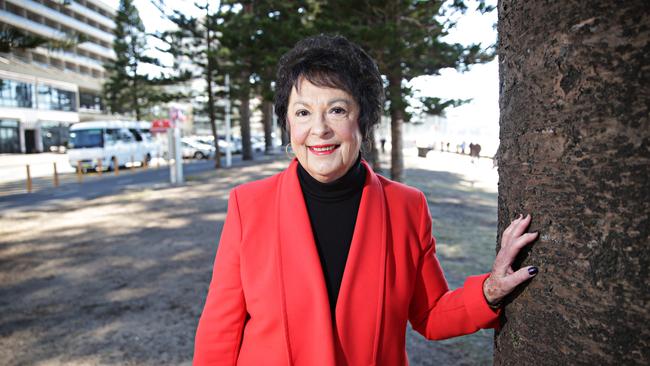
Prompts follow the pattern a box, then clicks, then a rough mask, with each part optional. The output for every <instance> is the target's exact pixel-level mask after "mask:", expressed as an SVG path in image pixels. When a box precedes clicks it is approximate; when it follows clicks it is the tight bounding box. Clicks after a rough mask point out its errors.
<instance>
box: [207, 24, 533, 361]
mask: <svg viewBox="0 0 650 366" xmlns="http://www.w3.org/2000/svg"><path fill="white" fill-rule="evenodd" d="M275 92H276V100H275V112H276V114H277V117H278V121H279V122H280V124H281V126H282V127H283V128H284V129H286V130H288V132H289V135H290V137H291V148H292V150H293V151H294V152H295V155H296V158H295V159H293V161H291V163H290V164H289V166H288V168H287V169H286V170H284V171H283V172H281V173H279V174H276V175H274V176H272V177H269V178H266V179H262V180H258V181H255V182H250V183H247V184H243V185H240V186H238V187H236V188H234V189H233V190H232V191H231V193H230V200H229V202H228V213H227V217H226V220H225V223H224V227H223V231H222V234H221V240H220V243H219V247H218V249H217V255H216V259H215V262H214V269H213V274H212V282H211V283H210V287H209V291H208V295H207V299H206V301H205V307H204V309H203V313H202V315H201V319H200V320H199V325H198V329H197V332H196V339H195V350H194V365H235V364H237V365H287V364H289V365H295V366H311V365H371V364H372V365H377V366H381V365H386V366H399V365H406V364H407V363H408V360H407V357H406V350H405V343H406V340H405V336H406V326H407V324H406V323H407V321H410V322H411V325H412V327H413V328H414V329H415V330H416V331H418V332H420V333H421V334H423V335H424V336H425V337H427V338H429V339H444V338H450V337H455V336H460V335H463V334H469V333H473V332H475V331H477V330H479V329H481V328H492V327H495V326H496V325H497V323H498V319H499V306H500V304H501V301H502V299H503V298H504V296H506V295H507V294H509V293H510V292H511V291H513V290H514V289H515V288H516V287H517V286H518V285H519V284H521V283H523V282H525V281H526V280H528V279H530V278H532V277H533V276H534V275H535V274H536V273H537V268H535V267H524V268H522V269H519V270H516V271H514V272H513V269H512V268H511V265H512V263H513V260H514V259H515V256H516V255H517V253H518V252H519V250H520V249H521V248H522V247H523V246H524V245H526V244H527V243H529V242H531V241H532V240H533V239H534V238H535V236H536V234H524V232H525V230H526V228H527V227H528V225H529V223H530V216H526V217H523V216H520V217H519V218H517V219H516V220H514V221H513V222H512V224H510V226H509V227H508V228H507V229H506V230H505V231H504V233H503V235H502V242H501V250H500V251H499V253H498V254H497V257H496V260H495V262H494V265H493V267H492V268H493V269H492V272H491V273H489V274H488V273H486V274H482V275H478V276H470V277H468V278H467V280H466V281H465V284H464V285H463V287H462V288H459V289H457V290H453V291H451V290H449V287H448V285H447V281H446V280H445V277H444V275H443V272H442V269H441V268H440V263H439V262H438V259H437V258H436V247H435V239H434V238H433V237H432V235H431V216H430V214H429V208H428V204H427V199H426V197H425V196H424V194H422V192H420V191H418V190H417V189H415V188H412V187H409V186H406V185H404V184H401V183H397V182H393V181H391V180H389V179H387V178H384V177H382V176H379V175H377V174H375V173H374V172H373V171H372V169H371V168H370V166H369V165H368V163H367V162H366V161H364V160H363V159H361V147H362V146H363V145H364V141H367V139H368V137H369V135H370V131H371V129H372V128H373V126H375V125H377V124H378V123H379V121H380V117H381V115H382V106H383V82H382V78H381V74H380V73H379V70H378V69H377V66H376V63H375V62H374V61H373V60H372V59H371V58H370V56H368V54H367V53H366V52H364V51H363V50H362V49H361V48H360V47H359V46H357V45H355V44H353V43H351V42H349V41H348V40H346V39H345V38H343V37H339V36H323V35H321V36H316V37H311V38H307V39H304V40H302V41H300V42H298V43H297V44H296V45H295V47H294V48H293V49H292V50H290V51H289V52H288V53H286V54H285V55H284V56H282V58H281V59H280V63H279V68H278V73H277V84H276V89H275ZM344 273H345V275H344Z"/></svg>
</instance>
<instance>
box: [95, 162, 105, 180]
mask: <svg viewBox="0 0 650 366" xmlns="http://www.w3.org/2000/svg"><path fill="white" fill-rule="evenodd" d="M103 172H104V167H102V158H97V174H99V176H100V177H101V176H102V173H103Z"/></svg>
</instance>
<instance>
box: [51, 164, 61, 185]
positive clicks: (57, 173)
mask: <svg viewBox="0 0 650 366" xmlns="http://www.w3.org/2000/svg"><path fill="white" fill-rule="evenodd" d="M52 164H54V186H55V187H58V186H59V172H58V171H57V170H56V162H53V163H52Z"/></svg>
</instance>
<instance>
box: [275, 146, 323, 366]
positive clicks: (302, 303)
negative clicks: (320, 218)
mask: <svg viewBox="0 0 650 366" xmlns="http://www.w3.org/2000/svg"><path fill="white" fill-rule="evenodd" d="M276 205H277V209H278V213H277V215H276V220H277V225H276V227H277V228H278V229H279V230H278V238H277V243H278V245H277V246H276V248H277V257H276V260H277V263H278V269H279V275H280V279H281V281H280V282H281V283H280V285H281V287H282V292H283V296H282V310H283V314H282V315H283V320H284V327H285V332H286V333H285V340H286V343H287V350H288V353H289V356H288V357H289V359H290V364H296V365H328V366H329V365H334V364H335V359H334V341H333V332H332V320H331V319H332V318H331V315H330V308H329V301H328V298H327V296H328V295H327V289H326V287H325V279H324V277H323V270H322V268H321V263H320V259H319V257H318V251H317V250H316V244H315V242H314V236H313V232H312V228H311V224H310V221H309V216H308V213H307V207H306V206H305V201H304V199H303V195H302V189H301V188H300V182H299V181H298V175H297V161H296V160H295V159H294V161H292V162H291V164H290V165H289V168H288V169H287V170H286V171H285V172H284V173H283V174H282V176H281V178H280V184H279V185H278V191H277V197H276Z"/></svg>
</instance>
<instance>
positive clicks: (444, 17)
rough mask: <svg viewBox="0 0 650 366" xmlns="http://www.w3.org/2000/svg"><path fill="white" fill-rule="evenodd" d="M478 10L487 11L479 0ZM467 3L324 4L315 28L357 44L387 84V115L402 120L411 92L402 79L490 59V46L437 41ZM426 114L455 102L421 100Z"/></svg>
mask: <svg viewBox="0 0 650 366" xmlns="http://www.w3.org/2000/svg"><path fill="white" fill-rule="evenodd" d="M476 4H477V10H479V11H481V12H488V11H491V10H492V7H490V6H486V5H485V3H484V1H478V2H476ZM467 8H468V5H467V1H461V0H454V1H449V2H446V3H445V2H444V1H396V0H375V1H359V2H346V1H327V2H324V3H323V4H322V6H321V8H320V9H321V12H320V13H319V15H318V18H317V27H318V28H319V29H322V30H325V31H327V32H332V33H339V34H342V35H344V36H346V37H347V38H349V39H351V40H353V41H355V42H357V43H359V44H360V45H362V47H363V48H364V49H365V50H366V51H368V52H369V53H370V54H371V55H372V56H373V57H374V58H375V60H377V62H378V66H379V69H380V71H381V72H382V74H383V75H386V78H387V80H388V82H389V85H388V88H387V91H386V97H387V102H388V105H387V108H386V111H387V112H390V111H393V110H395V109H397V110H399V111H400V112H401V113H402V115H403V116H405V117H406V118H405V119H406V120H408V117H409V115H408V114H407V113H406V107H407V106H408V102H407V100H409V99H411V98H412V95H413V92H412V90H411V89H410V88H408V87H407V86H406V83H405V81H408V80H411V79H413V78H415V77H418V76H422V75H438V74H439V72H440V70H441V69H444V68H454V69H457V70H459V71H466V70H468V69H469V67H470V66H471V65H472V64H476V63H483V62H487V61H490V60H491V59H493V58H494V52H493V50H492V48H491V47H483V46H482V45H480V44H473V45H469V46H465V45H461V44H458V43H454V44H451V43H447V42H445V41H444V40H442V37H444V36H446V35H447V34H448V31H449V29H450V28H452V27H454V26H455V23H454V22H452V21H451V20H450V19H449V15H450V13H453V12H454V11H460V12H465V11H466V10H467ZM422 102H423V103H425V102H426V104H425V105H426V107H425V108H423V109H422V108H421V110H422V111H424V112H426V113H432V114H436V115H440V114H442V113H443V112H444V109H445V108H448V107H450V106H457V105H459V103H460V101H442V100H441V99H439V98H433V97H430V98H426V99H425V100H423V101H422Z"/></svg>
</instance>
